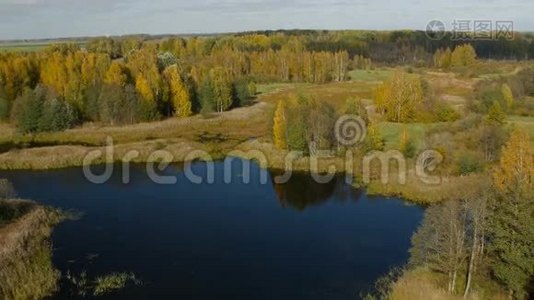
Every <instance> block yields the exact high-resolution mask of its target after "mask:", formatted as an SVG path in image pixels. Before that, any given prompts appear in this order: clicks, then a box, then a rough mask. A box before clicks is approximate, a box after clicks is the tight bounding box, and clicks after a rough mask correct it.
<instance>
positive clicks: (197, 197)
mask: <svg viewBox="0 0 534 300" xmlns="http://www.w3.org/2000/svg"><path fill="white" fill-rule="evenodd" d="M239 163H240V162H239V161H237V164H239ZM205 169H206V166H205V164H203V163H196V164H195V165H194V166H193V170H194V172H195V173H196V174H205ZM182 170H183V168H182V167H181V166H173V167H169V168H167V169H166V170H165V171H163V172H162V174H165V175H174V176H176V177H177V178H178V182H177V183H176V184H173V185H157V184H155V183H153V182H152V181H151V180H150V179H149V177H148V175H147V173H146V171H145V166H144V165H137V166H132V170H131V182H130V183H129V184H123V183H122V174H121V170H120V168H118V167H116V168H115V172H114V174H113V176H112V178H111V179H110V180H109V182H107V183H105V184H102V185H96V184H93V183H90V182H89V181H87V180H86V179H85V177H84V175H83V172H82V170H81V169H80V168H72V169H64V170H55V171H37V172H36V171H12V172H2V173H0V176H1V177H7V178H8V179H10V180H11V181H12V182H13V184H14V186H15V188H16V190H17V192H18V194H19V196H20V197H21V198H28V199H33V200H36V201H38V202H40V203H44V204H47V205H51V206H55V207H59V208H62V209H65V210H67V209H74V210H77V211H81V212H83V217H82V218H81V219H79V220H76V221H66V222H64V223H62V224H60V225H59V226H58V227H57V229H56V230H55V232H54V234H53V239H52V240H53V245H54V256H53V260H54V264H55V266H56V267H57V268H58V269H59V270H61V271H62V273H63V274H66V273H67V271H69V272H70V273H71V274H80V273H81V272H83V271H85V272H87V274H88V277H89V278H94V277H95V276H98V275H102V274H107V273H111V272H122V271H126V272H133V273H134V274H135V275H136V276H137V278H139V279H141V280H142V281H143V285H141V286H135V285H130V286H128V287H127V288H125V289H123V290H122V291H120V292H118V293H114V294H111V295H109V296H108V298H113V299H116V298H120V299H138V298H142V299H149V298H150V299H157V298H163V299H168V298H172V299H357V298H358V297H359V295H360V293H361V292H365V291H367V290H369V288H370V287H371V286H372V284H373V282H374V281H375V280H376V279H377V278H378V277H379V276H381V275H382V274H384V273H386V272H387V271H388V270H389V269H390V268H391V267H393V266H398V265H402V264H404V263H405V262H406V260H407V258H408V252H407V251H408V248H409V246H410V237H411V235H412V233H413V232H414V230H415V229H416V227H417V225H418V223H419V221H420V220H421V218H422V213H423V210H422V209H421V208H419V207H416V206H408V205H406V204H404V203H403V202H402V201H400V200H395V199H385V198H369V197H367V196H366V195H365V194H364V193H362V192H361V191H357V190H354V189H353V188H352V187H350V186H349V185H346V184H345V183H344V180H343V179H344V178H342V177H340V178H337V179H335V180H333V181H332V182H330V183H328V184H318V183H315V182H314V181H313V180H312V178H311V177H310V176H308V175H294V176H293V178H292V179H291V181H290V182H288V183H287V184H284V185H275V184H273V183H272V180H270V179H269V181H268V183H267V184H261V183H260V180H259V176H258V174H259V172H260V169H259V168H258V166H256V165H254V164H252V170H251V183H249V184H244V183H243V181H242V175H241V174H242V172H241V170H239V168H233V170H232V179H233V180H232V183H231V184H225V183H224V180H223V178H224V176H223V164H222V163H220V162H219V163H216V166H215V183H214V184H211V185H209V184H203V185H197V184H193V183H190V182H189V181H188V180H187V179H186V178H185V176H184V174H183V172H182ZM270 176H273V174H270ZM70 292H71V291H69V289H68V288H67V287H66V284H64V288H63V290H62V291H61V292H60V293H59V294H58V295H57V296H56V297H57V298H67V297H71V296H72V295H71V294H69V293H70Z"/></svg>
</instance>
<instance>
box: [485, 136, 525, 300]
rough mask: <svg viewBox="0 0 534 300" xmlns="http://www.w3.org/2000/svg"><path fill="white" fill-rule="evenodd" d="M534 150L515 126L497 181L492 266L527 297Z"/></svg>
mask: <svg viewBox="0 0 534 300" xmlns="http://www.w3.org/2000/svg"><path fill="white" fill-rule="evenodd" d="M533 153H534V149H533V148H532V146H531V144H530V138H529V136H528V134H527V133H526V132H525V131H523V130H521V129H515V130H514V132H513V133H512V135H511V137H510V140H509V141H508V142H507V143H506V144H505V146H504V147H503V150H502V155H501V159H500V163H499V166H498V167H497V169H496V170H495V172H494V176H493V181H494V184H495V187H496V191H497V200H496V201H495V203H494V207H493V210H492V213H493V214H492V217H491V226H490V227H489V230H490V237H491V244H490V246H491V253H492V254H493V255H494V256H495V258H496V259H495V262H494V263H493V264H492V269H493V273H494V275H495V277H497V279H499V281H500V282H501V283H503V284H504V285H505V286H506V287H507V288H508V289H509V290H510V291H511V292H512V293H513V297H514V298H516V299H526V298H527V296H528V290H527V289H528V288H529V285H530V284H532V278H534V226H532V224H534V205H533V203H534V159H533V155H532V154H533Z"/></svg>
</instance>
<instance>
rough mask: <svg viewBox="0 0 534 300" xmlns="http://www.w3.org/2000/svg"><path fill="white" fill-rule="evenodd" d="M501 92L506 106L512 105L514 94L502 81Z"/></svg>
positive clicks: (510, 106)
mask: <svg viewBox="0 0 534 300" xmlns="http://www.w3.org/2000/svg"><path fill="white" fill-rule="evenodd" d="M501 93H502V96H503V98H504V101H505V102H506V106H507V107H508V108H509V109H510V108H512V106H513V105H514V95H513V93H512V89H510V86H508V85H507V84H506V83H503V85H502V87H501Z"/></svg>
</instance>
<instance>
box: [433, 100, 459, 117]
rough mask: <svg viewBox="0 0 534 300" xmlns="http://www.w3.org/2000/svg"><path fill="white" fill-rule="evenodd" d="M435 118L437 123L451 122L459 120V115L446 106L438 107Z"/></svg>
mask: <svg viewBox="0 0 534 300" xmlns="http://www.w3.org/2000/svg"><path fill="white" fill-rule="evenodd" d="M436 118H437V120H438V121H439V122H453V121H456V120H458V119H459V118H460V114H459V113H458V112H457V111H456V110H455V109H454V108H452V107H451V106H450V105H448V104H445V103H443V104H441V105H438V107H437V108H436Z"/></svg>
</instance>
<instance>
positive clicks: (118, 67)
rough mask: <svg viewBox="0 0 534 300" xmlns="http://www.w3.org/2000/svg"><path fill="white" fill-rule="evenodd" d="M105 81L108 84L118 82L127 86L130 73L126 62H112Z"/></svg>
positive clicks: (121, 85) (117, 83)
mask: <svg viewBox="0 0 534 300" xmlns="http://www.w3.org/2000/svg"><path fill="white" fill-rule="evenodd" d="M104 82H105V83H108V84H116V85H118V86H120V87H124V86H126V84H127V83H128V75H127V73H126V67H125V66H124V64H123V63H120V62H118V61H114V62H112V63H111V65H110V66H109V69H108V71H107V72H106V74H105V75H104Z"/></svg>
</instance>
